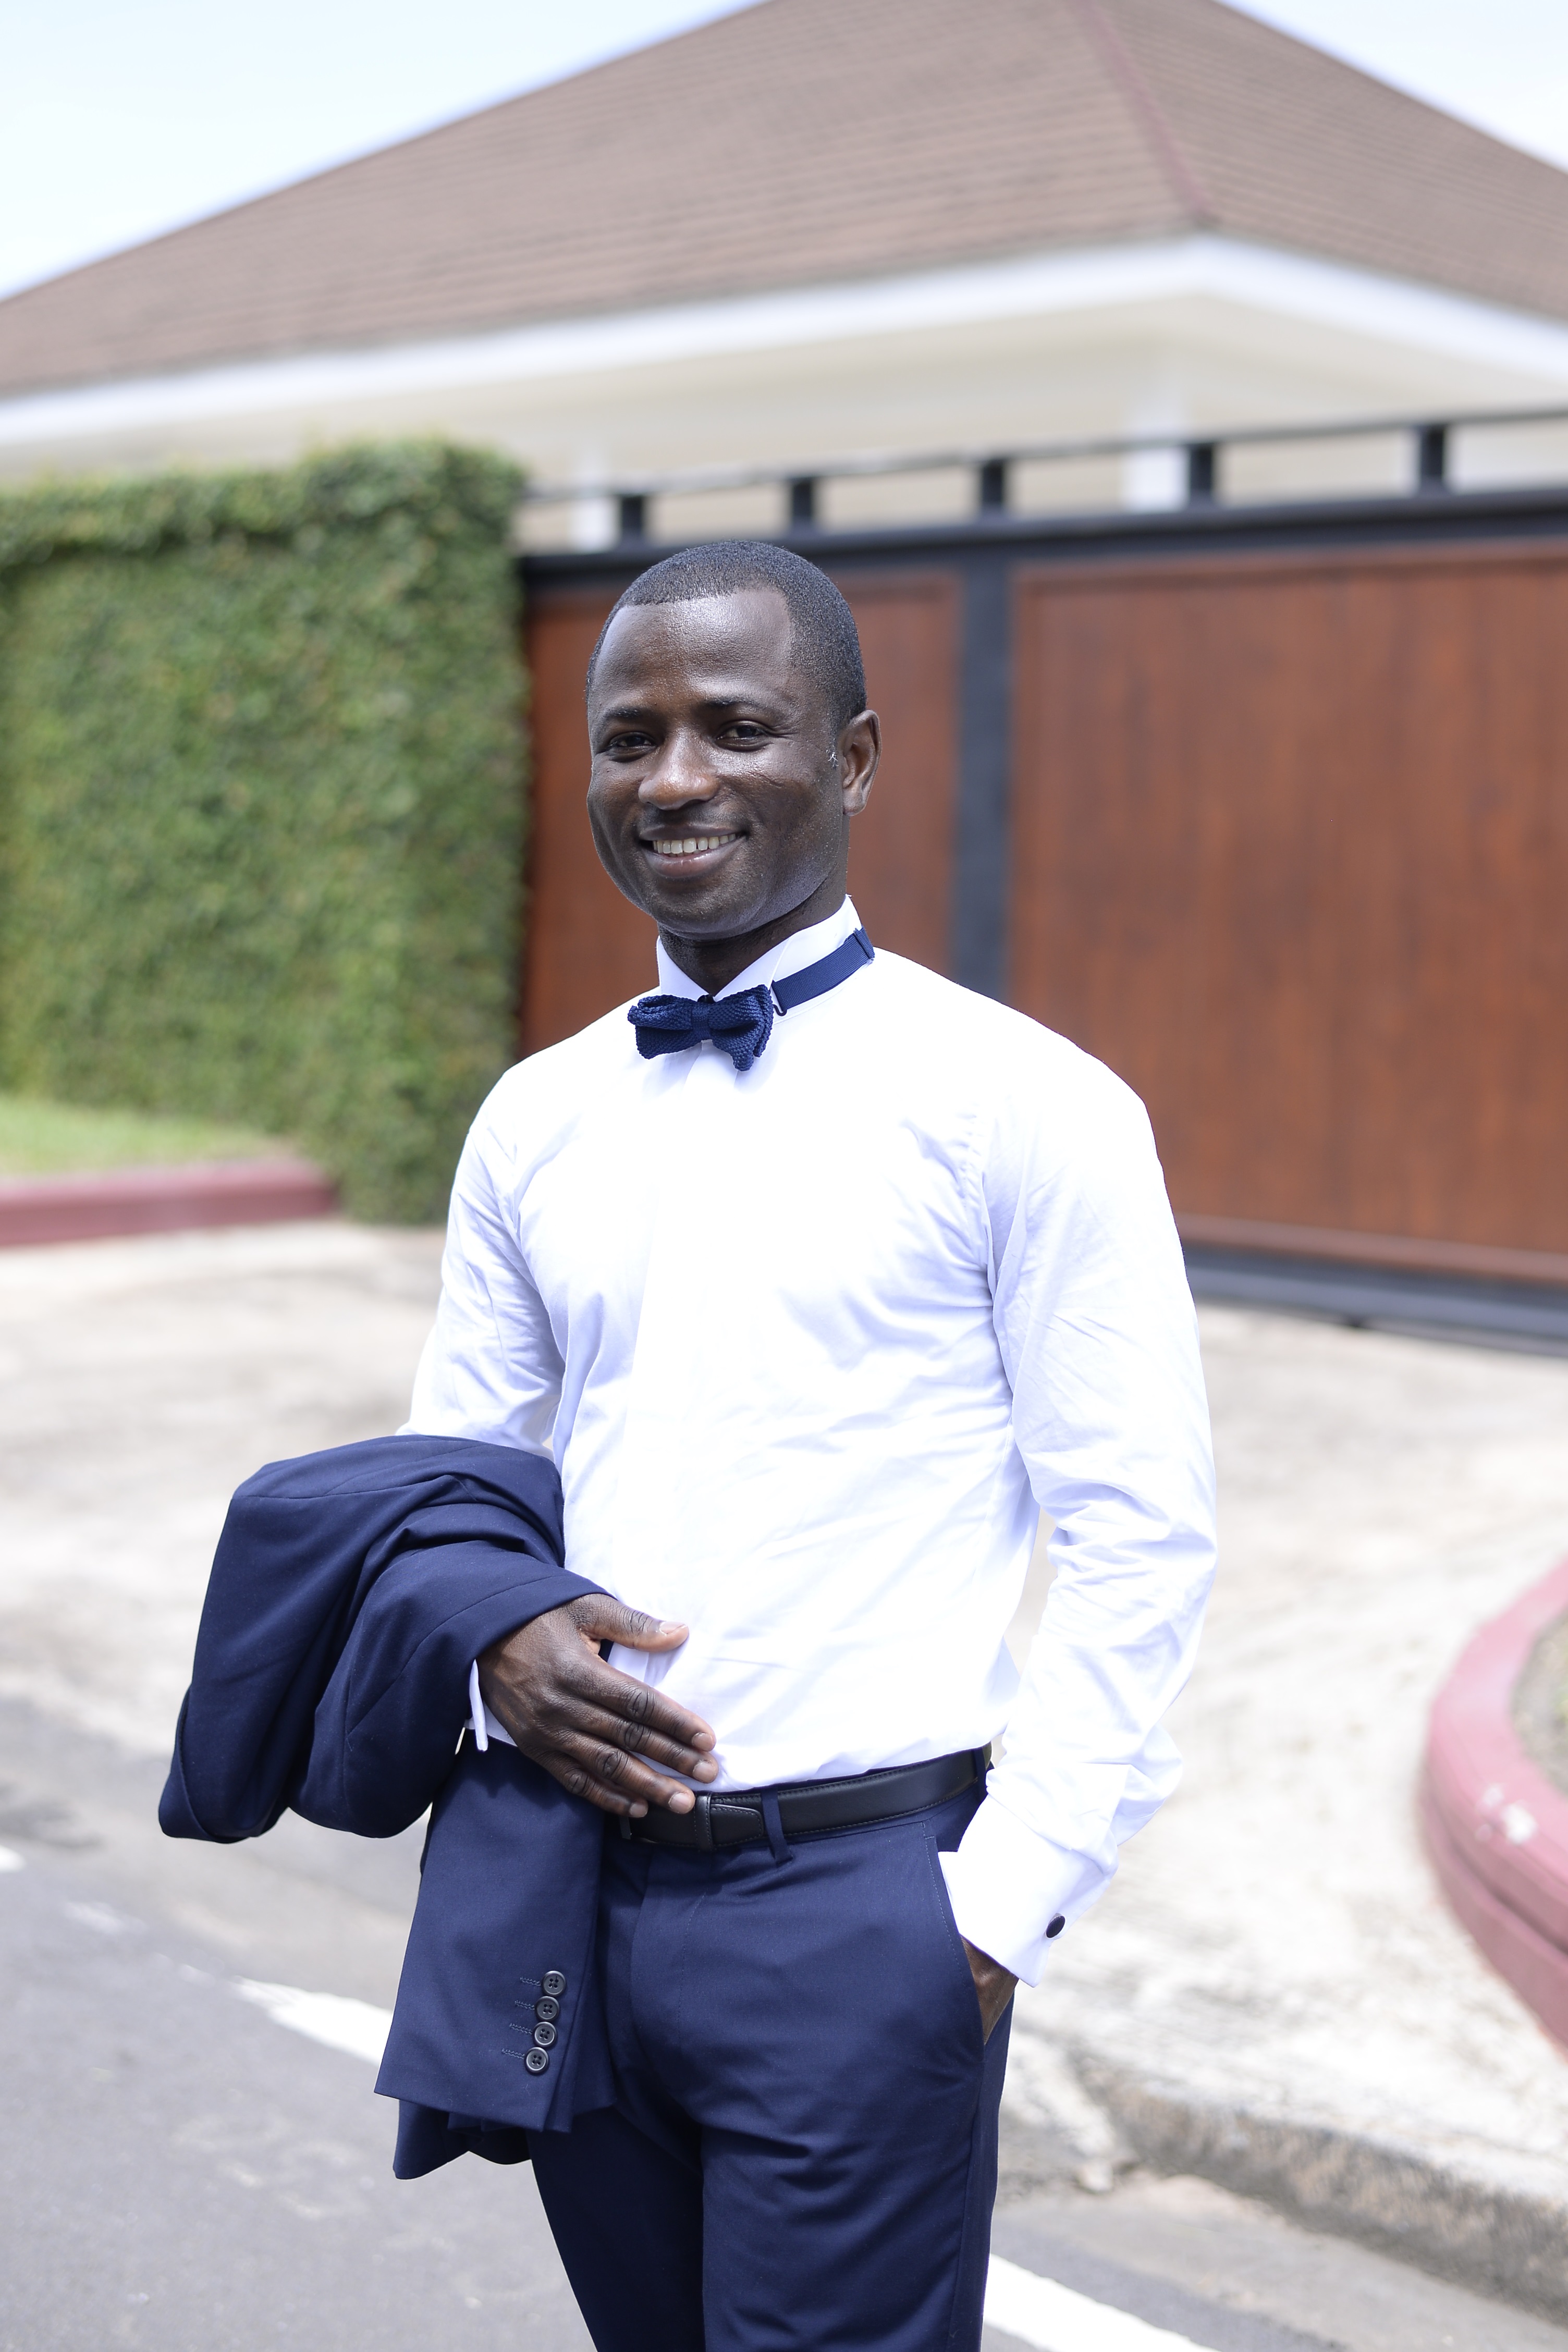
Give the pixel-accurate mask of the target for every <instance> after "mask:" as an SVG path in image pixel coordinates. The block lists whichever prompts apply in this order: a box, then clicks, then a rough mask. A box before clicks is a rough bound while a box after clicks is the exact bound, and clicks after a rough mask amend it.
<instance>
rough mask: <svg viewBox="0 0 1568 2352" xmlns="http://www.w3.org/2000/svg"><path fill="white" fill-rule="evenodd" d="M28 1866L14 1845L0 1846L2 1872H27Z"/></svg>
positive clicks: (0, 1869)
mask: <svg viewBox="0 0 1568 2352" xmlns="http://www.w3.org/2000/svg"><path fill="white" fill-rule="evenodd" d="M26 1866H27V1865H26V1863H25V1862H24V1861H23V1859H22V1857H21V1855H20V1854H19V1853H17V1852H16V1847H15V1846H14V1845H0V1872H4V1871H7V1870H25V1869H26Z"/></svg>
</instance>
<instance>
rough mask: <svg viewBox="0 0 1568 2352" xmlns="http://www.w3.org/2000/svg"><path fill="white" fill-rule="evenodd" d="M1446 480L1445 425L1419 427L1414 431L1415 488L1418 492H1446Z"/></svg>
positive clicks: (1446, 449) (1446, 444) (1446, 435)
mask: <svg viewBox="0 0 1568 2352" xmlns="http://www.w3.org/2000/svg"><path fill="white" fill-rule="evenodd" d="M1451 487H1452V486H1451V484H1450V483H1449V480H1448V428H1447V425H1417V427H1416V429H1415V488H1416V489H1417V490H1418V491H1420V490H1446V489H1448V488H1451Z"/></svg>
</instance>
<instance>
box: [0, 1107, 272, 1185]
mask: <svg viewBox="0 0 1568 2352" xmlns="http://www.w3.org/2000/svg"><path fill="white" fill-rule="evenodd" d="M287 1150H289V1145H288V1144H287V1143H285V1142H282V1141H280V1140H279V1138H278V1137H277V1136H275V1135H258V1134H257V1133H256V1131H255V1130H254V1129H251V1128H247V1127H226V1126H222V1125H220V1124H219V1123H218V1122H217V1121H216V1120H215V1119H210V1118H163V1117H160V1116H159V1115H158V1114H157V1113H155V1112H153V1111H143V1110H95V1109H89V1108H86V1107H84V1106H82V1105H80V1104H77V1103H57V1102H44V1101H41V1100H40V1099H39V1098H38V1097H37V1096H33V1095H14V1094H5V1093H0V1177H5V1176H63V1175H67V1174H69V1173H71V1172H73V1171H83V1172H86V1171H89V1170H94V1169H105V1168H136V1167H153V1168H158V1167H175V1166H178V1165H179V1164H180V1163H181V1162H182V1161H189V1160H261V1159H267V1158H272V1157H276V1155H277V1154H278V1153H279V1152H283V1151H287Z"/></svg>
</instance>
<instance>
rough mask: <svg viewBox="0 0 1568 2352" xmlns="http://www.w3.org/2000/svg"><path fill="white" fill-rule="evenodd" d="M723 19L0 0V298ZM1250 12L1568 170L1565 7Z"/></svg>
mask: <svg viewBox="0 0 1568 2352" xmlns="http://www.w3.org/2000/svg"><path fill="white" fill-rule="evenodd" d="M733 5H734V0H729V5H728V6H727V5H725V0H577V5H563V0H552V5H543V0H441V5H439V6H438V7H437V6H432V5H429V0H268V5H267V6H266V7H265V8H262V7H259V6H258V5H255V0H248V5H245V4H244V0H242V5H224V0H47V5H44V4H43V0H0V56H3V57H4V59H5V68H4V75H3V78H0V292H5V291H9V290H11V289H14V288H16V287H17V286H23V285H27V284H30V283H31V282H32V281H33V280H34V279H36V278H46V277H50V276H52V275H53V274H54V272H55V271H56V270H58V269H65V268H69V267H70V266H71V264H72V263H74V262H78V261H84V260H88V259H90V258H91V257H93V256H95V255H97V254H100V253H108V252H112V251H113V250H114V249H115V248H116V247H119V246H123V245H132V244H135V243H136V242H138V241H139V240H140V239H141V238H142V237H145V236H153V235H154V234H156V232H157V231H159V230H160V229H164V228H172V227H174V226H177V225H178V224H179V223H180V222H182V221H187V220H194V219H196V218H198V217H199V216H200V215H202V214H204V213H208V212H214V211H216V210H217V209H218V208H219V207H220V206H222V205H228V204H234V203H237V202H238V201H239V200H240V199H241V198H242V197H245V196H249V195H255V194H259V193H260V192H261V191H262V190H263V189H266V188H271V187H277V186H279V185H280V184H283V183H284V182H286V181H289V180H293V179H298V178H300V176H301V175H302V174H303V173H307V172H310V171H316V170H319V169H321V167H322V166H323V165H325V164H328V163H340V162H342V161H343V160H344V159H345V158H346V157H348V156H351V155H358V154H363V153H364V152H366V150H367V149H370V148H373V147H379V146H382V145H384V143H385V142H387V141H389V140H393V139H396V138H400V137H403V136H405V135H406V134H407V133H408V132H410V131H420V130H424V129H426V128H427V127H428V126H429V125H430V124H432V123H436V122H441V121H447V120H449V119H450V118H451V117H452V116H453V115H457V114H465V113H468V111H470V110H472V109H473V108H475V107H479V106H483V105H485V104H486V103H488V102H489V100H493V99H498V98H506V97H510V95H512V94H513V93H514V92H515V91H518V90H520V89H529V88H531V87H532V86H533V85H534V84H536V83H539V82H542V81H552V80H553V79H556V78H557V77H558V76H560V75H562V74H564V73H570V72H573V71H574V70H576V69H577V68H580V67H582V66H585V65H591V64H593V63H595V62H596V61H597V60H598V59H599V58H605V57H611V56H614V55H616V53H617V52H619V51H621V50H625V49H628V48H636V47H640V46H641V44H642V43H644V42H645V41H650V40H657V39H658V38H660V37H662V36H663V35H665V34H667V33H671V32H676V31H679V30H681V29H682V28H684V27H685V26H689V25H694V24H700V23H702V22H704V21H706V20H707V19H708V18H710V17H712V16H724V15H727V14H728V13H730V7H731V6H733ZM952 5H954V6H962V5H963V0H952ZM1249 5H1250V11H1251V13H1252V14H1253V15H1255V16H1263V17H1266V18H1268V21H1269V22H1270V23H1273V24H1276V25H1280V26H1284V27H1285V28H1286V29H1287V30H1288V31H1290V32H1294V33H1298V34H1300V36H1301V37H1303V38H1305V39H1308V40H1312V41H1316V42H1318V43H1319V44H1320V45H1321V47H1325V48H1331V49H1334V50H1337V51H1338V52H1339V54H1340V55H1341V56H1342V57H1345V58H1350V59H1352V61H1353V62H1354V63H1355V64H1357V65H1361V66H1364V67H1366V68H1368V69H1369V70H1371V71H1373V72H1374V73H1380V74H1382V75H1383V76H1384V78H1385V79H1388V80H1390V81H1395V82H1399V83H1401V84H1402V85H1403V86H1404V87H1405V89H1411V90H1414V91H1415V92H1417V93H1418V94H1419V95H1420V96H1421V97H1423V98H1427V99H1430V100H1433V101H1435V103H1436V104H1437V105H1439V106H1446V107H1447V108H1449V109H1450V110H1452V111H1453V112H1455V113H1457V114H1464V115H1468V117H1469V118H1470V120H1471V121H1476V122H1479V123H1481V124H1482V125H1483V126H1484V127H1485V128H1486V129H1488V130H1489V131H1495V132H1497V133H1498V134H1499V136H1500V137H1502V138H1505V139H1511V140H1513V141H1514V142H1516V143H1517V144H1519V145H1521V146H1527V147H1531V148H1534V149H1535V150H1536V151H1537V152H1539V153H1541V154H1544V155H1549V156H1551V157H1552V160H1553V161H1555V162H1559V163H1563V164H1564V165H1568V0H1249ZM763 127H765V126H763V125H762V124H760V125H759V129H760V130H761V129H763Z"/></svg>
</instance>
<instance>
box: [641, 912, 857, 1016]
mask: <svg viewBox="0 0 1568 2352" xmlns="http://www.w3.org/2000/svg"><path fill="white" fill-rule="evenodd" d="M859 928H860V918H859V916H858V914H857V913H856V912H855V902H854V900H853V899H852V898H846V899H845V901H844V904H843V905H842V906H841V907H840V908H839V909H838V912H837V914H836V915H829V916H828V918H827V919H826V922H823V923H813V924H812V925H811V927H810V929H808V930H804V931H792V932H791V933H790V935H789V937H788V939H787V940H780V941H779V943H778V945H777V947H776V948H770V949H769V950H768V951H767V953H766V955H760V956H759V957H758V958H757V960H756V961H755V963H749V964H748V965H747V966H746V969H745V971H742V972H737V973H736V975H735V977H734V979H733V980H731V981H729V982H726V983H725V985H724V986H723V987H722V988H721V990H720V991H719V994H720V995H721V996H734V995H736V994H737V993H738V992H739V991H740V990H742V988H771V987H772V986H773V982H774V981H775V980H787V979H788V978H789V975H790V974H791V972H795V971H805V968H806V966H807V964H812V963H820V962H821V961H822V959H823V957H824V956H828V955H831V954H832V953H833V950H834V949H835V948H837V947H842V945H843V944H844V941H845V940H847V938H848V937H849V935H850V933H851V932H852V931H858V929H859ZM658 984H659V987H660V988H661V989H662V990H663V992H664V993H665V995H666V996H706V994H707V993H708V992H707V990H706V989H705V988H704V987H703V986H702V984H701V982H700V981H695V980H692V979H690V978H689V976H688V975H687V974H686V973H685V972H683V971H681V969H680V966H679V964H678V963H677V962H676V961H674V959H673V957H671V956H668V955H667V954H666V952H665V946H664V941H663V940H659V941H658Z"/></svg>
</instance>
